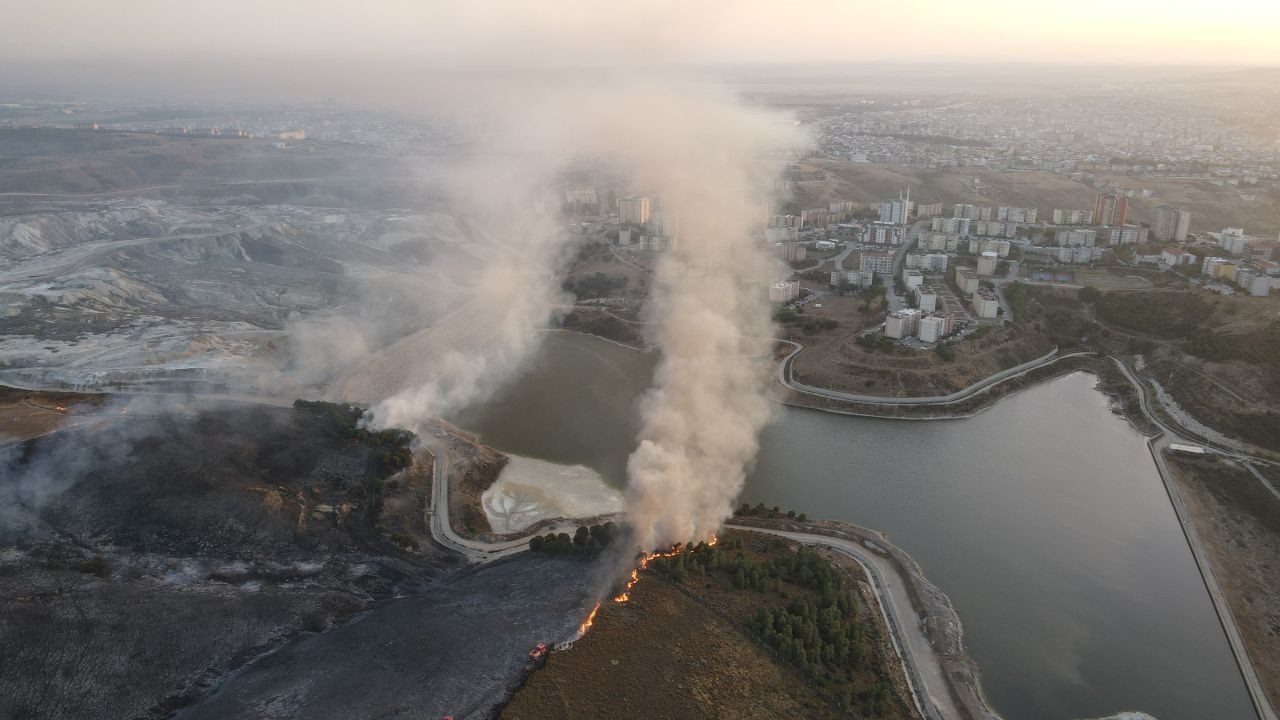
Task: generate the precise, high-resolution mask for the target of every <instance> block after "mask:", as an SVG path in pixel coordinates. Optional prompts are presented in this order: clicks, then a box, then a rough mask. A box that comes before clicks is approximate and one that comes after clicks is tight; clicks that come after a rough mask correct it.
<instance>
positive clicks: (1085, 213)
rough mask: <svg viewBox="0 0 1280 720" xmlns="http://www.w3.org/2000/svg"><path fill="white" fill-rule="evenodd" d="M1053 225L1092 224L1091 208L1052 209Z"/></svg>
mask: <svg viewBox="0 0 1280 720" xmlns="http://www.w3.org/2000/svg"><path fill="white" fill-rule="evenodd" d="M1053 224H1054V225H1092V224H1093V211H1092V210H1054V211H1053Z"/></svg>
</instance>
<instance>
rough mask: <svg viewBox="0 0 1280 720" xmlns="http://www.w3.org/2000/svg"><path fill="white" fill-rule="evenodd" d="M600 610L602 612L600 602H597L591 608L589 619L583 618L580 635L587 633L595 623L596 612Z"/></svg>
mask: <svg viewBox="0 0 1280 720" xmlns="http://www.w3.org/2000/svg"><path fill="white" fill-rule="evenodd" d="M598 612H600V603H596V606H595V607H593V608H591V614H590V615H588V616H587V619H586V620H583V621H582V624H581V625H579V626H578V635H585V634H587V631H588V630H590V629H591V626H592V625H593V624H595V621H596V613H598Z"/></svg>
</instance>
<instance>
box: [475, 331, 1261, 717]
mask: <svg viewBox="0 0 1280 720" xmlns="http://www.w3.org/2000/svg"><path fill="white" fill-rule="evenodd" d="M654 359H655V358H654V355H653V354H652V353H650V354H641V353H636V352H632V351H629V350H626V349H624V348H620V347H617V346H614V345H611V344H609V343H606V342H603V341H599V340H595V339H592V338H588V337H584V336H579V335H572V334H567V333H555V334H551V335H549V337H548V342H547V343H546V345H545V346H544V348H543V350H542V352H541V353H540V355H539V358H538V360H537V361H536V362H535V363H533V364H532V365H531V367H530V369H529V371H528V372H527V373H526V374H525V375H524V376H523V377H521V378H520V379H518V380H517V381H515V382H514V383H512V385H511V386H510V387H508V388H507V390H506V391H505V392H503V393H502V394H501V396H500V397H498V398H497V399H495V400H494V401H493V402H492V403H490V404H489V405H488V406H487V407H485V408H483V409H481V410H479V411H477V412H474V413H472V414H470V415H469V416H466V417H463V418H459V421H460V422H461V423H462V424H463V425H464V426H466V427H470V428H472V429H475V430H476V431H478V432H479V433H480V434H481V435H482V436H483V437H484V438H485V439H486V441H488V442H491V443H493V444H494V445H496V446H497V447H499V448H501V449H503V450H507V451H510V452H516V453H520V454H523V455H531V456H535V457H541V458H544V459H547V460H552V461H555V462H562V463H582V464H585V465H588V466H590V467H593V468H595V469H596V470H598V471H599V472H600V473H601V474H602V475H604V476H605V477H606V478H607V479H609V480H610V481H611V482H613V483H619V484H620V483H621V482H623V479H624V472H625V460H626V456H627V454H628V453H629V452H630V451H631V449H632V448H633V447H634V443H635V440H634V438H635V429H636V418H635V400H636V398H637V397H638V395H639V394H640V393H641V392H643V390H644V388H645V387H647V385H648V380H649V375H650V373H651V370H652V363H653V361H654ZM1094 383H1095V380H1094V378H1093V376H1091V375H1088V374H1085V373H1075V374H1072V375H1069V376H1067V377H1064V378H1061V379H1058V380H1055V381H1053V382H1050V383H1047V384H1045V385H1040V386H1038V387H1034V388H1031V389H1029V390H1026V391H1024V392H1022V393H1019V394H1017V395H1014V396H1012V397H1010V398H1007V399H1005V400H1004V401H1002V402H1001V403H999V404H998V405H997V406H996V407H994V408H993V409H991V410H989V411H987V412H985V413H982V414H980V415H978V416H976V417H973V418H968V419H964V420H948V421H929V422H909V421H897V420H879V419H869V418H856V417H849V416H842V415H835V414H831V413H824V412H819V411H814V410H804V409H798V408H783V407H780V408H779V411H778V415H777V418H776V420H775V421H774V422H773V423H772V424H771V425H770V426H769V427H767V428H766V429H765V431H764V434H763V436H762V439H761V442H762V447H761V451H760V455H759V457H758V459H757V464H756V467H755V469H754V471H753V472H752V473H751V475H750V477H749V478H748V481H747V486H746V488H745V490H744V492H743V496H742V499H743V500H744V501H747V502H751V503H755V502H764V503H765V504H766V505H779V506H781V507H783V508H793V509H795V510H797V511H803V512H807V513H808V514H809V515H810V516H813V517H829V518H835V519H840V520H848V521H851V522H855V523H858V524H861V525H865V526H868V527H872V528H876V529H879V530H884V531H886V532H888V533H889V534H890V536H891V537H892V538H893V540H894V542H895V543H897V544H898V545H899V546H901V547H902V548H903V549H905V550H907V551H908V552H910V553H911V554H912V555H913V556H914V557H915V558H916V560H917V561H919V563H920V565H921V566H922V567H923V568H924V571H925V573H926V575H928V576H929V578H930V579H931V580H933V581H934V582H935V583H937V584H938V586H939V587H941V588H942V589H943V590H944V591H945V592H946V593H947V594H948V595H949V596H950V597H951V599H952V601H953V602H954V603H955V605H956V607H957V609H958V610H959V612H960V617H961V619H962V620H963V622H964V625H965V631H966V635H967V642H968V646H969V650H970V654H971V655H972V656H973V658H974V659H975V660H976V661H977V662H978V664H979V666H980V667H981V668H982V673H983V684H984V687H985V688H986V691H987V694H988V696H989V697H990V698H991V701H992V703H993V704H994V705H995V706H996V708H997V709H998V710H999V711H1000V712H1001V713H1002V714H1004V715H1005V716H1006V717H1007V718H1009V719H1010V720H1024V719H1025V720H1059V719H1060V720H1068V719H1069V718H1083V717H1098V716H1102V715H1108V714H1112V713H1115V712H1119V711H1122V710H1140V711H1143V712H1147V713H1150V714H1152V715H1155V716H1156V717H1157V718H1160V720H1202V719H1205V718H1215V719H1221V720H1230V719H1234V718H1240V719H1246V718H1254V717H1255V715H1254V713H1253V709H1252V705H1251V703H1250V702H1249V698H1248V695H1247V692H1246V690H1245V688H1244V683H1243V681H1242V680H1241V678H1240V674H1239V671H1238V669H1237V668H1236V665H1235V662H1234V659H1233V658H1232V656H1231V653H1230V650H1229V647H1228V645H1227V641H1226V638H1225V636H1224V635H1223V632H1222V628H1221V626H1220V625H1219V623H1218V619H1217V616H1216V614H1215V613H1214V610H1213V606H1212V604H1211V603H1210V601H1209V596H1208V594H1207V592H1206V590H1205V588H1204V585H1203V583H1202V581H1201V579H1200V576H1199V573H1198V571H1197V569H1196V566H1195V561H1194V559H1193V558H1192V556H1191V553H1190V550H1189V549H1188V548H1187V545H1186V542H1185V539H1184V538H1183V535H1182V532H1181V529H1180V528H1179V526H1178V522H1177V518H1176V516H1175V515H1174V512H1173V508H1172V507H1171V505H1170V503H1169V499H1168V497H1167V495H1166V494H1165V490H1164V486H1163V485H1162V483H1161V482H1160V477H1159V475H1158V474H1157V472H1156V469H1155V465H1154V463H1153V462H1152V460H1151V457H1150V455H1149V454H1148V452H1147V449H1146V446H1145V444H1144V442H1143V438H1142V436H1141V435H1140V434H1138V433H1137V432H1136V431H1134V430H1133V429H1132V428H1131V427H1130V426H1129V425H1128V423H1126V422H1125V421H1124V420H1123V419H1121V418H1119V417H1117V416H1116V415H1114V414H1113V413H1111V411H1110V410H1109V408H1108V404H1107V399H1106V397H1105V396H1103V395H1102V394H1100V393H1098V392H1097V391H1096V390H1094V387H1093V386H1094Z"/></svg>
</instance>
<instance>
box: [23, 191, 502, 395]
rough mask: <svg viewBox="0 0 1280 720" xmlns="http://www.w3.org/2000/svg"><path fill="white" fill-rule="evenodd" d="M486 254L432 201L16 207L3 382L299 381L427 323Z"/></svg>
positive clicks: (99, 385)
mask: <svg viewBox="0 0 1280 720" xmlns="http://www.w3.org/2000/svg"><path fill="white" fill-rule="evenodd" d="M483 252H484V250H483V248H476V247H474V243H473V242H472V241H470V240H469V239H468V237H467V233H466V231H465V229H464V228H463V227H462V225H461V224H460V223H459V222H457V221H455V220H454V219H453V218H452V217H450V216H448V215H443V214H439V213H431V212H388V211H383V210H350V209H333V208H322V207H310V206H301V205H265V204H257V205H221V206H187V205H184V204H180V203H172V202H165V201H160V200H154V199H141V198H123V199H110V200H103V201H100V202H71V203H68V202H63V203H43V204H34V205H28V206H23V207H20V208H16V209H10V210H7V211H4V212H2V213H0V380H3V381H4V382H8V383H11V384H15V385H22V386H28V387H62V388H76V389H82V390H92V389H105V388H108V387H110V388H112V389H115V390H129V389H148V390H163V391H179V392H186V391H219V392H227V391H234V390H237V389H242V390H247V391H254V392H263V391H268V392H275V393H279V394H281V395H296V394H297V393H298V391H299V390H301V389H302V387H303V386H305V385H306V384H308V383H313V382H314V383H323V382H324V381H325V380H327V379H328V378H326V377H324V376H325V375H327V374H328V373H329V372H337V371H338V370H339V369H341V367H340V366H341V362H342V361H343V360H344V359H345V360H354V359H355V358H356V357H358V355H359V353H360V352H361V351H363V350H366V349H368V348H370V347H377V346H380V345H382V344H385V343H386V342H390V341H392V340H394V339H396V338H397V337H400V336H402V335H404V334H406V333H408V332H410V331H412V330H415V329H418V328H421V327H423V326H424V325H427V324H430V323H431V321H432V320H433V319H434V318H435V317H438V316H439V315H441V314H442V313H443V311H445V310H447V309H448V308H447V307H444V306H443V305H442V304H441V303H440V300H439V298H441V297H442V296H448V295H450V294H451V293H450V292H449V290H450V289H451V288H458V287H464V286H465V285H466V283H467V273H468V272H469V269H473V268H475V267H476V266H477V265H478V264H479V263H480V262H481V259H482V257H483ZM379 307H384V308H385V307H396V308H397V309H398V310H397V312H396V313H395V315H394V316H388V314H387V313H381V312H379ZM406 308H407V309H406ZM295 371H296V372H295Z"/></svg>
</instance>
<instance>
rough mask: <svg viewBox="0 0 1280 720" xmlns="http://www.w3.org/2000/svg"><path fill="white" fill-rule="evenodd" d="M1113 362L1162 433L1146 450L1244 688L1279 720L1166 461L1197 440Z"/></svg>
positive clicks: (1264, 718) (1270, 718)
mask: <svg viewBox="0 0 1280 720" xmlns="http://www.w3.org/2000/svg"><path fill="white" fill-rule="evenodd" d="M1108 357H1110V356H1108ZM1111 360H1112V361H1114V362H1115V364H1116V365H1117V366H1118V367H1119V368H1120V371H1121V372H1122V373H1124V376H1125V378H1126V379H1128V381H1129V383H1130V384H1132V385H1133V387H1134V388H1135V389H1136V390H1137V391H1138V405H1139V407H1140V408H1141V409H1142V413H1143V414H1144V415H1146V417H1147V419H1148V420H1150V421H1151V422H1152V423H1153V424H1154V425H1155V426H1156V427H1157V428H1159V429H1160V432H1159V433H1157V434H1155V435H1152V436H1150V437H1148V438H1147V448H1148V449H1149V450H1150V451H1151V457H1152V458H1154V459H1155V462H1156V469H1157V470H1158V471H1159V472H1160V480H1161V481H1162V482H1163V483H1164V488H1165V492H1167V493H1168V495H1169V501H1170V503H1172V504H1173V510H1174V513H1175V514H1176V515H1177V517H1178V524H1180V525H1181V526H1182V533H1183V535H1184V536H1185V537H1186V540H1187V545H1188V546H1189V547H1190V548H1191V555H1192V557H1194V558H1195V561H1196V566H1197V567H1198V568H1199V569H1200V577H1201V578H1202V579H1203V580H1204V585H1205V589H1206V590H1208V591H1209V598H1210V600H1212V601H1213V609H1214V610H1215V611H1217V613H1218V621H1219V622H1220V623H1221V624H1222V630H1223V632H1224V633H1225V634H1226V636H1227V642H1228V643H1229V644H1230V645H1231V652H1232V654H1233V655H1234V656H1235V660H1236V665H1237V667H1239V669H1240V675H1241V676H1242V677H1243V679H1244V683H1245V686H1246V688H1247V689H1248V691H1249V697H1250V699H1251V700H1252V701H1253V707H1254V711H1255V712H1257V713H1258V717H1259V718H1261V720H1277V715H1276V711H1275V708H1273V707H1272V706H1271V701H1270V700H1269V699H1268V697H1267V694H1266V691H1265V690H1264V689H1263V687H1262V681H1261V679H1260V678H1259V677H1258V671H1257V669H1255V668H1254V666H1253V661H1252V660H1251V659H1250V657H1249V650H1248V648H1247V647H1246V646H1245V644H1244V638H1243V637H1242V636H1241V634H1240V627H1239V626H1238V625H1237V624H1236V620H1235V616H1234V615H1232V614H1231V607H1230V606H1229V605H1228V604H1227V599H1226V596H1225V595H1224V594H1223V592H1222V586H1221V584H1219V582H1218V577H1217V575H1215V574H1214V572H1213V565H1212V564H1211V563H1210V562H1209V555H1208V552H1207V551H1206V550H1205V548H1204V544H1203V543H1202V541H1201V540H1200V534H1199V533H1198V532H1196V528H1195V525H1194V524H1193V523H1192V522H1191V514H1190V512H1189V511H1188V510H1187V506H1186V503H1185V502H1184V501H1183V499H1182V494H1181V493H1180V492H1179V491H1178V487H1177V485H1176V484H1175V483H1174V481H1173V475H1172V473H1171V472H1170V470H1169V466H1168V464H1167V462H1166V461H1165V457H1164V451H1165V449H1166V448H1168V447H1169V443H1171V442H1185V443H1189V444H1198V443H1197V441H1195V440H1191V439H1188V438H1184V437H1182V436H1180V435H1178V433H1177V432H1175V431H1174V430H1173V428H1170V427H1169V426H1168V425H1165V424H1164V423H1163V422H1161V421H1160V420H1159V419H1158V418H1157V417H1156V416H1155V413H1153V412H1151V404H1150V399H1149V398H1148V397H1147V387H1146V384H1145V383H1143V382H1142V381H1141V380H1140V379H1139V378H1138V377H1137V375H1135V374H1134V372H1133V371H1132V370H1130V369H1129V366H1128V365H1126V364H1125V363H1124V362H1122V361H1121V360H1120V359H1119V358H1115V357H1111ZM1224 454H1226V453H1224ZM1232 457H1235V458H1237V459H1240V460H1243V461H1245V464H1246V465H1248V456H1241V455H1238V454H1232Z"/></svg>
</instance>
